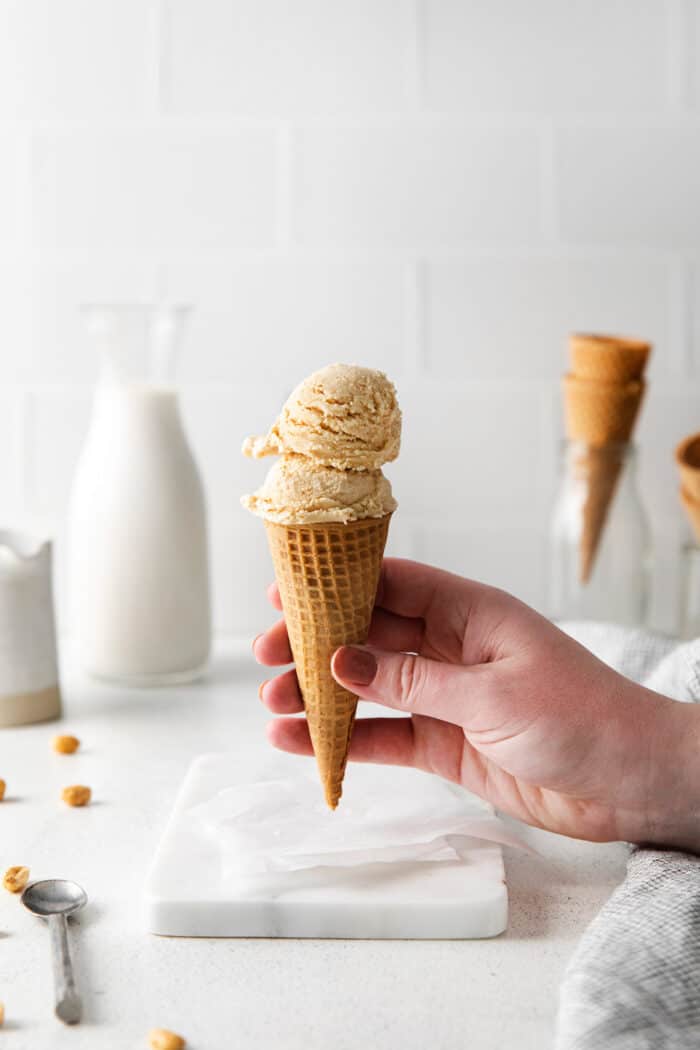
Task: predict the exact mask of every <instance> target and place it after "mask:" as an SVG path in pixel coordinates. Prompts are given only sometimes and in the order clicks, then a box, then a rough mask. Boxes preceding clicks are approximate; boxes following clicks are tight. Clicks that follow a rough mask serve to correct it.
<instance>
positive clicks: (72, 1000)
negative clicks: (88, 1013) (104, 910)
mask: <svg viewBox="0 0 700 1050" xmlns="http://www.w3.org/2000/svg"><path fill="white" fill-rule="evenodd" d="M22 904H23V905H24V906H25V908H28V910H29V911H31V912H33V913H34V915H40V916H41V917H42V919H48V922H49V931H50V933H51V959H52V962H53V978H54V987H55V991H56V1017H58V1018H60V1020H61V1021H63V1022H64V1023H65V1024H78V1022H79V1021H80V1012H81V1009H82V1004H81V1002H80V997H79V995H78V991H77V989H76V986H75V975H74V974H73V964H72V962H71V957H70V951H69V950H68V924H67V923H66V918H67V916H68V915H72V914H73V912H76V911H80V909H81V908H84V907H85V905H86V904H87V893H86V892H85V890H84V889H83V888H82V886H79V885H78V883H77V882H71V881H70V880H69V879H43V880H42V881H41V882H33V883H32V884H31V885H30V886H27V888H26V890H25V891H24V893H23V894H22Z"/></svg>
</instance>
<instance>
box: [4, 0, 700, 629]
mask: <svg viewBox="0 0 700 1050" xmlns="http://www.w3.org/2000/svg"><path fill="white" fill-rule="evenodd" d="M699 245H700V5H698V4H697V3H696V2H694V0H634V2H632V0H528V2H527V3H524V2H523V0H293V2H291V0H162V2H158V0H0V302H1V303H2V315H1V320H0V369H1V370H0V378H1V379H2V384H1V386H0V477H1V478H2V479H3V480H2V487H1V489H0V513H1V516H2V520H3V521H4V522H31V523H34V524H38V525H40V526H41V527H46V528H51V529H55V530H57V532H58V535H59V539H61V538H62V535H63V521H64V514H65V508H66V499H67V493H68V488H69V483H70V479H71V474H72V471H73V467H74V464H75V459H76V455H77V452H78V449H79V446H80V442H81V439H82V436H83V434H84V431H85V427H86V423H87V419H88V410H89V402H90V392H91V386H92V384H93V382H94V380H95V377H96V361H95V359H94V357H93V354H92V353H91V350H90V348H89V347H88V346H87V344H86V342H85V340H84V338H83V335H82V332H81V330H80V323H79V320H78V318H77V315H76V304H78V303H80V302H84V301H86V300H91V299H133V298H143V297H150V296H155V295H164V296H167V297H170V298H177V299H184V300H188V301H191V302H193V303H195V304H196V307H197V314H196V319H195V320H194V323H193V325H192V328H191V332H190V339H189V341H188V345H187V352H186V356H185V359H184V360H183V366H182V379H183V383H184V386H185V407H186V414H187V420H188V424H189V428H190V433H191V437H192V441H193V443H194V445H195V446H196V450H197V453H198V456H199V461H200V464H201V466H202V469H203V473H204V475H205V478H206V483H207V487H208V493H209V498H210V507H211V516H212V543H213V556H214V574H215V587H216V620H217V627H218V630H219V631H220V632H225V633H231V632H233V633H244V632H245V633H248V632H250V631H252V630H255V629H257V628H259V627H260V626H261V624H263V623H264V622H265V618H266V617H267V611H266V606H265V602H264V598H263V596H262V584H263V583H264V582H265V581H267V580H268V579H269V577H270V574H271V570H270V568H269V564H268V561H267V556H266V551H265V541H264V536H263V529H262V526H261V524H260V522H258V521H257V520H255V519H253V518H250V517H248V516H247V515H246V514H245V513H244V512H242V511H240V510H239V508H238V497H239V495H240V493H241V492H242V491H245V490H249V489H250V488H251V487H253V486H255V485H256V484H257V483H258V482H259V480H260V479H261V476H262V473H263V469H262V466H261V465H260V464H251V463H248V462H245V461H243V460H242V459H241V458H240V456H239V446H240V441H241V438H242V436H243V435H245V434H247V433H249V432H251V431H261V430H263V429H265V427H266V426H267V424H268V423H269V422H270V421H271V420H272V418H273V415H274V413H275V410H276V408H277V407H278V406H279V404H280V403H281V401H282V399H283V397H284V395H285V393H286V392H287V391H288V390H289V388H290V385H291V384H292V383H293V382H294V381H295V380H297V379H299V378H301V377H302V376H303V375H304V374H305V373H307V372H309V371H310V370H312V369H313V368H315V367H318V366H320V365H322V364H325V363H327V362H330V361H334V360H345V361H357V362H361V363H366V364H369V365H374V366H377V367H380V368H383V369H385V370H386V371H387V372H388V373H389V374H390V375H391V376H392V378H393V379H394V380H395V381H396V382H397V385H398V388H399V394H400V398H401V402H402V405H403V408H404V413H405V441H404V446H403V453H402V456H401V459H400V461H399V463H398V464H397V465H396V466H395V467H393V468H392V469H391V471H390V473H391V478H392V481H393V483H394V486H395V491H396V495H397V496H398V499H399V500H400V505H401V506H400V513H399V514H398V515H397V516H396V518H395V522H394V525H393V526H392V528H393V537H392V545H393V549H394V551H396V552H399V553H403V554H407V555H415V556H418V557H421V558H424V559H427V560H431V561H433V562H436V563H439V564H442V565H445V566H447V567H450V568H453V569H456V570H459V571H461V572H464V573H468V574H471V575H473V576H476V577H478V578H482V579H486V580H489V581H493V582H495V583H498V584H499V585H502V586H505V587H508V588H509V589H511V590H513V591H515V592H516V593H517V594H519V595H521V596H523V597H524V598H525V599H527V600H529V601H531V602H533V603H535V604H540V603H541V602H542V600H543V585H544V575H545V559H546V539H545V537H546V523H547V518H548V512H549V506H550V503H551V498H552V492H553V483H554V476H555V470H556V450H557V442H558V438H559V434H560V429H561V423H560V418H559V393H558V377H559V375H560V374H561V372H562V371H563V370H564V366H565V341H566V336H567V333H568V332H569V331H570V330H571V329H576V328H587V329H599V330H619V331H623V332H627V333H629V334H638V335H641V336H648V337H650V338H651V339H653V341H654V343H655V347H656V349H655V352H654V358H653V362H652V365H651V374H650V379H651V392H650V396H649V398H648V401H647V404H646V406H645V408H644V413H643V420H642V425H641V428H640V435H639V436H640V442H641V445H642V460H641V477H642V484H643V491H644V495H645V498H646V502H647V506H648V508H649V510H650V512H651V515H652V520H653V525H654V533H655V538H656V541H657V547H658V555H659V558H658V566H659V568H658V571H657V597H656V601H655V614H654V619H655V622H656V623H657V624H658V625H660V626H666V627H670V626H672V625H673V620H674V616H675V608H674V602H673V594H674V587H675V576H674V565H675V561H676V550H677V545H678V542H679V532H680V525H681V523H680V515H679V512H678V510H677V498H676V494H675V490H676V478H675V475H674V470H673V466H672V459H671V454H672V448H673V445H674V443H675V441H676V440H677V439H679V438H680V437H681V436H683V434H684V433H686V432H688V431H690V430H691V429H696V428H699V427H700V399H699V398H698V393H699V392H700V377H699V366H700V354H699V350H698V338H699V336H700V331H699V328H700V310H699V309H698V306H699V304H700V270H699V269H698V265H697V262H698V246H699ZM423 471H427V473H426V474H425V475H424V476H423V479H422V481H421V483H420V484H418V483H417V478H418V476H419V475H420V474H422V472H423ZM435 505H437V507H438V509H437V511H436V510H434V509H431V508H434V507H435ZM64 556H65V550H64V549H63V547H61V546H59V558H60V562H61V568H62V575H63V576H64V575H65V557H64ZM62 587H63V584H62Z"/></svg>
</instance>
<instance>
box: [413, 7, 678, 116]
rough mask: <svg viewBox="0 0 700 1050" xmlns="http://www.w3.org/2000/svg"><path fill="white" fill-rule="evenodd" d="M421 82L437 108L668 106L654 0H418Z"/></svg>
mask: <svg viewBox="0 0 700 1050" xmlns="http://www.w3.org/2000/svg"><path fill="white" fill-rule="evenodd" d="M421 6H422V11H423V16H422V17H423V31H424V42H425V57H424V63H425V72H424V76H425V83H426V96H427V100H428V103H429V104H430V105H432V106H435V107H436V108H438V109H446V110H453V109H456V110H462V109H465V110H470V111H472V112H473V111H476V112H479V111H485V112H487V113H488V112H491V111H498V110H514V111H523V110H536V111H541V110H546V111H554V112H558V111H573V112H576V111H584V112H588V111H602V112H604V113H607V112H609V111H610V110H623V111H624V110H644V109H656V108H663V106H664V104H665V102H666V88H667V77H666V64H665V57H666V56H665V54H664V50H663V44H664V38H665V36H666V32H667V22H666V16H667V12H666V10H665V7H666V5H664V4H662V3H659V2H658V0H635V4H634V13H632V12H631V10H630V7H629V4H628V3H627V0H566V3H562V2H561V0H528V2H527V3H518V2H517V0H488V2H485V0H460V2H454V3H446V2H445V0H422V3H421Z"/></svg>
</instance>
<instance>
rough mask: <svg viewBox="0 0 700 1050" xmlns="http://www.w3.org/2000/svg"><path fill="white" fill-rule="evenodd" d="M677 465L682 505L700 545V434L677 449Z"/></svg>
mask: <svg viewBox="0 0 700 1050" xmlns="http://www.w3.org/2000/svg"><path fill="white" fill-rule="evenodd" d="M676 463H677V465H678V471H679V473H680V479H681V488H680V497H681V503H682V504H683V507H684V509H685V512H686V514H687V515H688V520H689V521H690V524H691V527H692V529H693V532H694V534H695V538H696V539H697V541H698V543H700V434H691V435H690V436H689V437H687V438H685V439H684V440H683V441H681V443H680V445H679V446H678V448H677V449H676Z"/></svg>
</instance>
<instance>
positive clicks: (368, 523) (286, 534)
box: [265, 514, 391, 809]
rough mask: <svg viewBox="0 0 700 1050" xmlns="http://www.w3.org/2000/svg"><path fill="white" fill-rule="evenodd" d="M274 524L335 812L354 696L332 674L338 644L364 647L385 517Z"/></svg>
mask: <svg viewBox="0 0 700 1050" xmlns="http://www.w3.org/2000/svg"><path fill="white" fill-rule="evenodd" d="M390 517H391V515H389V514H387V515H386V516H385V517H383V518H365V519H363V520H362V521H353V522H348V523H347V524H343V523H342V522H329V523H323V524H314V525H279V524H276V523H274V522H270V521H266V522H265V528H266V530H267V538H268V542H269V545H270V552H271V554H272V560H273V562H274V566H275V575H276V577H277V584H278V586H279V590H280V597H281V599H282V608H283V609H284V616H285V620H286V622H287V630H288V632H289V641H290V644H291V648H292V655H293V656H294V662H295V664H296V672H297V677H298V679H299V687H300V689H301V695H302V698H303V700H304V708H305V710H306V719H307V722H308V725H309V733H310V735H311V742H312V744H313V748H314V754H315V756H316V763H317V765H318V771H319V775H320V778H321V783H322V785H323V790H324V793H325V796H326V802H327V803H328V805H329V806H330V807H331V809H335V808H336V806H337V805H338V801H339V799H340V796H341V794H342V785H343V776H344V774H345V764H346V762H347V754H348V746H349V744H350V734H351V733H352V726H353V722H354V720H355V709H356V707H357V697H356V696H354V695H353V694H352V693H350V692H348V691H347V690H346V689H343V688H342V686H340V685H338V683H337V682H336V681H335V679H334V678H333V676H332V675H331V666H330V665H331V657H332V655H333V653H334V651H335V650H336V649H337V648H338V646H340V645H351V644H353V643H356V644H364V643H365V642H366V641H367V634H368V631H369V624H370V619H371V616H372V608H373V606H374V599H375V596H376V592H377V585H378V583H379V573H380V571H381V566H382V557H383V555H384V546H385V544H386V537H387V531H388V528H389V518H390Z"/></svg>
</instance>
